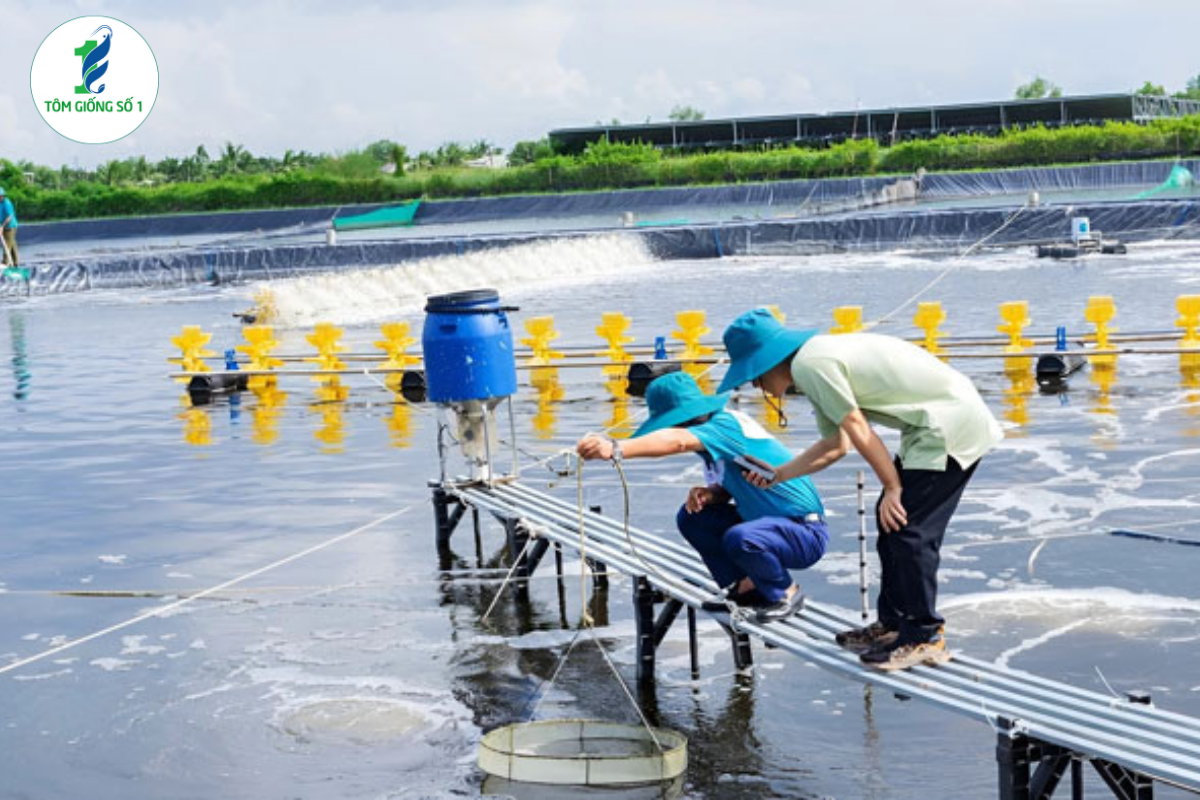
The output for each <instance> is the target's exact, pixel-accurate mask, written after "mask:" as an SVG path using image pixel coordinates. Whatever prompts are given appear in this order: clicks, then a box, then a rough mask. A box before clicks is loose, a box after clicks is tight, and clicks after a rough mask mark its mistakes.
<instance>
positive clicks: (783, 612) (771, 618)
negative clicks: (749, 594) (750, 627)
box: [754, 587, 804, 622]
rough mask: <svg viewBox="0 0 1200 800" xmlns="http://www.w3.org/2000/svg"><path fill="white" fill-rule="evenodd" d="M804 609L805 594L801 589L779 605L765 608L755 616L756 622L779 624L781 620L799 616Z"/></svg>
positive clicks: (778, 603)
mask: <svg viewBox="0 0 1200 800" xmlns="http://www.w3.org/2000/svg"><path fill="white" fill-rule="evenodd" d="M803 608H804V592H802V591H800V589H799V587H797V588H796V591H795V592H794V593H793V594H792V596H791V597H787V596H785V597H784V598H783V599H782V600H780V601H779V602H777V603H771V604H770V605H767V606H763V607H762V608H760V609H759V610H758V614H756V615H755V617H754V621H755V622H778V621H779V620H783V619H787V618H788V617H790V616H792V615H793V614H798V613H800V611H801V610H802V609H803Z"/></svg>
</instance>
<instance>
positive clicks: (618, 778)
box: [479, 719, 687, 786]
mask: <svg viewBox="0 0 1200 800" xmlns="http://www.w3.org/2000/svg"><path fill="white" fill-rule="evenodd" d="M479 768H480V769H482V770H483V771H484V772H487V773H489V774H492V775H496V776H498V777H501V778H506V779H508V780H511V781H522V782H525V783H550V784H560V785H573V786H613V785H619V784H637V783H643V784H644V783H655V782H658V781H670V780H673V779H675V778H676V777H678V776H679V775H682V774H683V772H684V770H686V769H687V739H686V738H685V737H684V736H683V735H682V734H679V733H676V732H675V731H670V730H666V729H663V728H655V729H654V730H653V732H651V730H650V729H648V728H646V727H645V726H642V725H624V724H621V723H617V722H604V721H602V720H590V719H555V720H543V721H539V722H522V723H516V724H514V725H506V726H504V727H503V728H497V729H496V730H494V731H491V732H490V733H488V734H486V735H485V736H484V737H483V740H482V741H481V742H480V744H479Z"/></svg>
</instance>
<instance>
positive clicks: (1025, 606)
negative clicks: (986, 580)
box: [938, 586, 1200, 619]
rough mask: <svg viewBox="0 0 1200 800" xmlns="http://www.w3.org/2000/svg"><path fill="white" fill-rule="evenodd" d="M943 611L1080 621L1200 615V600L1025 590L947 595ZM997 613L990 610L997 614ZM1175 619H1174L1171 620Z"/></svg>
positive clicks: (1110, 590)
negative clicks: (1083, 615) (1086, 616)
mask: <svg viewBox="0 0 1200 800" xmlns="http://www.w3.org/2000/svg"><path fill="white" fill-rule="evenodd" d="M938 606H939V607H940V608H943V609H946V610H950V609H965V608H970V609H980V608H982V607H984V606H1000V607H1001V610H1002V611H1007V612H1008V613H1010V614H1012V615H1014V616H1041V615H1045V614H1046V613H1047V612H1051V613H1054V614H1069V615H1071V616H1072V617H1073V618H1078V616H1079V613H1078V612H1079V611H1081V610H1085V609H1093V610H1094V612H1095V613H1093V614H1092V616H1095V617H1097V618H1101V617H1108V618H1111V617H1113V616H1121V615H1129V614H1133V613H1135V612H1136V613H1138V614H1139V615H1141V616H1143V617H1145V616H1147V614H1146V612H1162V611H1179V612H1186V613H1188V614H1193V615H1195V614H1200V599H1193V598H1188V597H1173V596H1170V595H1161V594H1153V593H1150V592H1131V591H1128V590H1126V589H1118V588H1115V587H1106V586H1104V587H1094V588H1090V589H1050V588H1047V589H1024V590H1015V591H1014V590H1009V591H1005V592H978V593H972V594H964V595H946V596H943V597H941V598H939V600H938ZM995 612H996V609H994V608H992V609H989V613H995ZM1172 619H1174V618H1173V617H1172Z"/></svg>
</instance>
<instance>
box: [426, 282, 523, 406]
mask: <svg viewBox="0 0 1200 800" xmlns="http://www.w3.org/2000/svg"><path fill="white" fill-rule="evenodd" d="M509 310H512V309H509ZM504 312H505V309H504V308H501V306H500V293H499V292H497V291H496V290H495V289H472V290H470V291H466V292H454V293H453V294H440V295H435V296H432V297H429V298H426V303H425V328H424V330H423V331H422V333H421V347H422V349H423V350H424V355H425V382H426V385H427V387H428V392H429V399H430V400H431V401H432V402H434V403H454V402H459V401H462V400H486V399H488V398H489V397H507V396H508V395H511V394H514V393H515V392H516V391H517V365H516V361H515V360H514V358H513V340H512V329H510V328H509V326H508V317H507V316H506V315H505V313H504Z"/></svg>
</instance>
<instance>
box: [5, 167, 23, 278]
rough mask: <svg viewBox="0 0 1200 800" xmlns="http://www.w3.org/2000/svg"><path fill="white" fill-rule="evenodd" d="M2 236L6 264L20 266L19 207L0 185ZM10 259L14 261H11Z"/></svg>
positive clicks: (14, 267)
mask: <svg viewBox="0 0 1200 800" xmlns="http://www.w3.org/2000/svg"><path fill="white" fill-rule="evenodd" d="M0 236H3V237H4V246H3V247H0V258H3V263H4V264H6V265H7V266H9V267H12V268H13V269H16V268H17V267H19V266H20V264H18V263H17V209H16V207H14V206H13V203H12V200H9V199H8V197H7V196H6V195H5V192H4V188H3V187H0ZM10 259H11V261H12V263H9V261H10Z"/></svg>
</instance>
